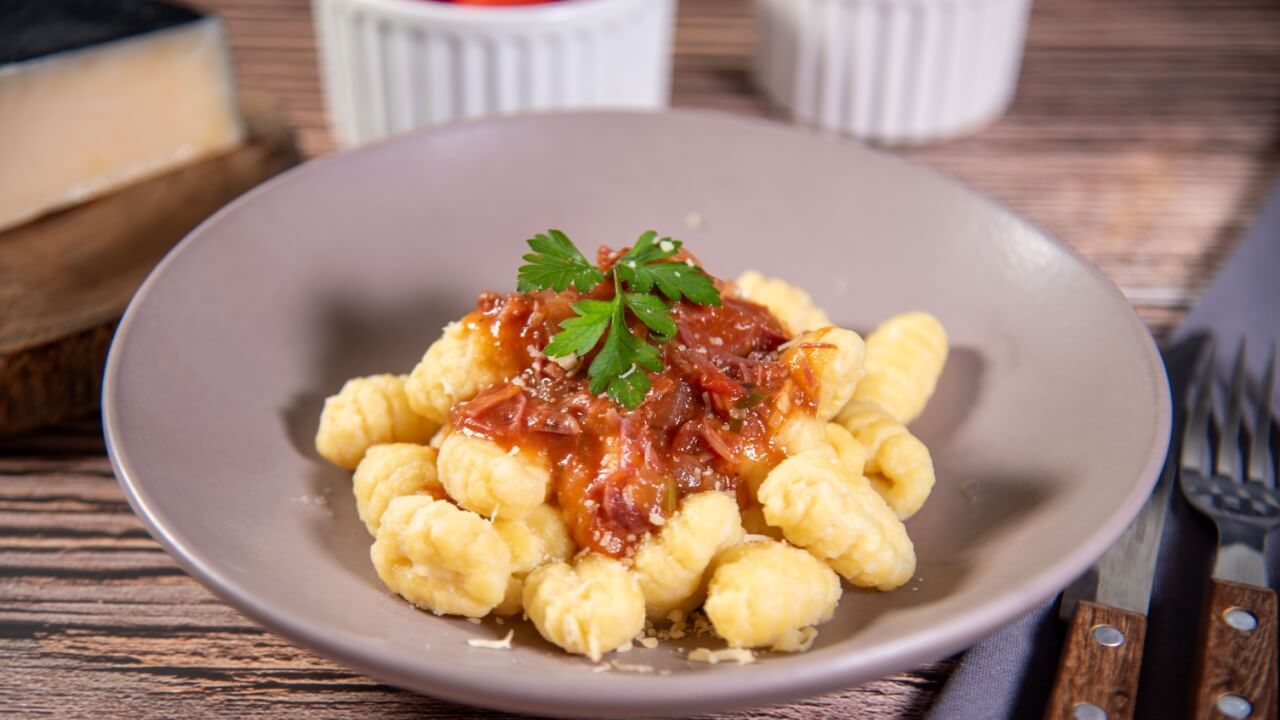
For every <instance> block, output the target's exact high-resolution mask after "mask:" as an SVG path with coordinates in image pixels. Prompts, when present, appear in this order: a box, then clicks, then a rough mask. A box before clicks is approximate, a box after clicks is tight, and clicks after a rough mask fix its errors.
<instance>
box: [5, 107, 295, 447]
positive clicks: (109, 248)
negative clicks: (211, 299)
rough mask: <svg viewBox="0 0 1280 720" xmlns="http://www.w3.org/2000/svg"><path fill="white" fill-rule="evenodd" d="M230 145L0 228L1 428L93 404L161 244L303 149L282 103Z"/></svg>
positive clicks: (37, 422)
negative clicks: (120, 323) (122, 321)
mask: <svg viewBox="0 0 1280 720" xmlns="http://www.w3.org/2000/svg"><path fill="white" fill-rule="evenodd" d="M246 114H247V115H248V117H249V118H250V122H249V123H248V124H249V128H250V132H249V135H248V140H247V141H246V142H245V143H244V144H243V145H241V146H240V147H237V148H235V149H233V150H230V151H228V152H225V153H221V154H219V155H216V156H213V157H209V158H206V159H203V160H201V161H199V162H196V163H194V164H191V165H187V166H186V167H181V168H178V169H176V170H172V171H170V172H166V173H164V174H162V175H159V176H156V177H153V178H150V179H147V180H143V181H141V182H138V183H134V184H132V185H129V186H127V187H124V188H122V189H120V190H117V191H115V192H112V193H110V194H108V195H104V196H102V197H99V198H96V199H94V200H92V201H90V202H87V203H84V204H82V205H78V206H76V207H72V208H68V209H66V210H63V211H61V212H56V213H53V214H51V215H46V216H44V217H42V218H39V219H37V220H34V221H32V222H28V223H25V224H23V225H19V226H17V227H15V228H11V229H8V230H5V231H4V232H0V436H3V435H8V434H11V433H15V432H19V431H22V430H29V429H31V428H36V427H40V426H43V425H47V424H49V423H52V422H57V421H59V420H64V419H67V418H70V417H77V416H79V415H82V414H84V413H86V412H91V411H92V410H94V409H95V408H97V406H98V396H99V394H100V392H101V378H102V368H103V363H104V362H105V361H106V357H107V348H108V346H109V345H110V343H111V337H112V335H113V333H114V331H115V326H116V321H117V320H118V319H119V317H120V315H121V313H123V312H124V308H125V306H126V305H128V303H129V300H130V298H132V297H133V293H134V291H135V290H137V289H138V286H139V285H141V284H142V281H143V280H144V279H145V278H146V277H147V274H148V273H150V272H151V268H152V267H154V266H155V264H156V262H158V261H159V260H160V258H162V257H164V255H165V253H167V252H168V251H169V249H170V248H172V247H173V246H174V244H176V243H177V242H178V241H179V240H181V239H182V237H183V236H185V235H186V234H187V233H188V232H190V231H191V229H192V228H194V227H195V226H196V225H198V224H200V222H201V221H203V220H204V219H205V218H207V217H209V216H210V215H212V214H213V212H214V211H216V210H217V209H218V208H220V207H222V206H223V205H225V204H227V203H228V202H230V201H231V200H233V199H234V198H236V197H237V196H239V195H240V194H242V193H244V192H245V191H246V190H248V189H250V188H252V187H254V186H255V185H257V184H259V183H261V182H262V181H264V180H266V179H267V178H270V177H271V176H273V175H275V174H277V173H279V172H281V171H282V170H285V169H287V168H289V167H291V166H293V165H296V164H297V163H298V161H299V160H300V159H301V158H300V157H299V155H298V148H297V147H296V145H295V143H294V139H293V132H292V131H291V129H290V128H289V127H287V126H286V125H284V124H283V121H282V120H281V119H280V118H279V117H278V113H276V114H273V113H271V112H267V111H256V112H255V111H251V112H247V113H246Z"/></svg>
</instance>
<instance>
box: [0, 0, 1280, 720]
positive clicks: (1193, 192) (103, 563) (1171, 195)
mask: <svg viewBox="0 0 1280 720" xmlns="http://www.w3.org/2000/svg"><path fill="white" fill-rule="evenodd" d="M198 4H201V5H204V6H206V7H209V8H211V9H214V10H216V11H218V12H219V13H220V14H221V15H222V17H223V18H224V19H225V21H226V23H227V27H228V29H229V31H230V37H231V42H232V44H233V46H234V50H235V53H236V64H237V69H238V71H239V74H240V79H241V84H242V89H243V90H244V91H245V92H247V93H255V94H257V95H259V96H262V97H265V98H268V99H270V100H271V101H273V102H276V103H278V104H279V106H280V108H281V110H282V111H283V112H285V113H286V115H287V117H288V118H289V119H290V121H291V122H292V123H293V124H294V126H295V127H296V128H297V129H298V132H299V137H300V141H301V144H302V146H303V149H304V151H305V152H306V153H308V154H311V155H318V154H323V153H326V152H329V151H330V150H331V149H332V142H331V140H330V138H329V136H328V134H327V132H326V130H325V121H324V114H323V103H322V99H321V96H320V85H319V78H318V73H317V70H316V64H315V46H314V39H313V35H312V32H311V24H310V19H309V16H308V12H309V11H308V3H307V0H205V1H203V2H199V3H198ZM751 43H752V27H751V21H750V18H749V11H748V4H747V0H680V14H679V24H678V29H677V37H676V58H675V77H674V97H673V102H674V104H676V105H678V106H685V107H702V108H714V109H719V110H723V111H726V112H733V113H741V114H747V115H755V116H770V117H777V116H778V114H777V113H776V111H774V110H773V109H771V108H770V107H769V106H768V104H767V103H766V102H764V101H763V100H762V99H761V98H760V97H759V96H758V94H757V93H756V91H755V89H754V88H753V86H752V82H751V78H750V66H751V63H750V51H751ZM901 154H902V155H905V156H907V157H909V158H912V159H914V160H916V161H920V162H924V163H927V164H930V165H933V166H935V167H937V168H939V169H941V170H942V171H944V172H947V173H950V174H953V175H956V176H959V177H960V178H962V179H964V180H966V181H968V182H969V183H971V184H972V185H974V186H975V187H977V188H978V189H980V190H982V191H983V192H985V193H987V194H989V195H991V196H993V197H995V198H997V199H998V200H1000V201H1002V202H1003V203H1005V204H1007V205H1008V206H1009V207H1011V208H1013V209H1014V210H1016V211H1018V212H1019V213H1021V214H1022V215H1024V216H1025V217H1027V218H1028V219H1030V220H1031V221H1032V222H1035V223H1037V224H1039V225H1041V226H1042V227H1044V228H1046V229H1047V230H1048V231H1050V232H1052V233H1054V234H1056V235H1057V236H1059V237H1061V238H1062V239H1064V240H1065V241H1066V242H1068V243H1070V244H1071V245H1072V246H1073V247H1075V248H1076V249H1077V250H1078V251H1079V252H1080V253H1082V254H1083V255H1084V256H1085V257H1086V258H1088V259H1089V260H1091V261H1092V262H1094V263H1095V264H1097V265H1098V266H1099V267H1100V268H1101V269H1102V271H1103V272H1104V273H1105V274H1106V275H1107V276H1108V277H1109V278H1111V280H1113V281H1114V282H1115V283H1116V284H1117V285H1119V286H1120V287H1121V289H1122V290H1123V291H1124V292H1125V293H1126V294H1127V295H1128V297H1129V298H1130V299H1131V300H1132V301H1133V303H1134V305H1135V307H1136V308H1137V309H1138V312H1139V313H1140V314H1141V315H1142V317H1143V318H1144V319H1145V320H1146V321H1147V322H1148V323H1149V324H1150V326H1151V327H1152V328H1153V330H1154V331H1155V332H1156V333H1157V334H1159V333H1162V332H1164V331H1165V330H1166V329H1168V328H1169V327H1170V326H1171V325H1172V324H1174V323H1176V322H1177V320H1178V319H1179V318H1180V317H1181V316H1182V314H1183V313H1184V312H1185V311H1186V309H1187V308H1188V307H1189V305H1190V304H1191V303H1192V302H1193V301H1194V299H1195V298H1196V297H1197V296H1198V294H1199V293H1200V291H1201V289H1202V288H1203V287H1204V286H1205V284H1206V283H1207V281H1208V280H1209V278H1210V276H1211V274H1212V273H1213V271H1214V270H1216V268H1217V267H1218V266H1219V265H1220V264H1221V263H1222V261H1223V258H1224V257H1225V255H1226V253H1227V252H1228V251H1229V249H1230V247H1231V244H1232V242H1233V241H1234V240H1235V238H1237V237H1238V236H1239V234H1240V233H1241V231H1242V230H1243V229H1244V227H1246V226H1247V224H1248V223H1249V221H1250V220H1251V218H1252V216H1253V214H1254V213H1255V212H1256V210H1257V205H1258V202H1259V200H1260V199H1261V197H1262V196H1263V195H1264V194H1265V192H1266V191H1267V189H1268V188H1269V186H1270V184H1271V182H1272V178H1273V176H1274V175H1275V174H1276V169H1277V166H1278V165H1280V4H1277V3H1276V2H1274V0H1124V2H1115V0H1037V1H1036V4H1035V7H1034V10H1033V14H1032V17H1031V24H1030V29H1029V37H1028V48H1027V56H1026V60H1025V63H1024V71H1023V74H1022V78H1021V82H1020V85H1019V91H1018V96H1017V99H1016V101H1015V103H1014V105H1013V107H1012V109H1011V110H1010V112H1009V114H1008V115H1007V116H1006V117H1004V118H1003V119H1001V120H1000V121H999V122H997V123H995V124H994V125H992V126H991V127H989V128H987V129H985V130H984V131H982V132H980V133H978V134H976V135H973V136H971V137H968V138H965V139H961V140H958V141H954V142H951V143H947V144H944V145H939V146H933V147H925V148H918V149H912V150H909V151H903V152H901ZM1046 322H1052V318H1046ZM100 434H101V429H100V427H99V425H98V423H97V421H96V419H86V420H83V421H78V422H73V423H70V424H66V425H62V426H59V427H55V428H52V429H49V430H46V431H42V432H40V433H37V434H32V435H27V436H22V437H17V438H11V439H9V440H6V441H0V659H3V666H4V669H5V671H4V672H2V673H0V715H13V716H17V717H40V716H46V715H50V716H57V717H93V718H108V717H131V718H152V717H183V718H186V717H236V718H265V717H298V716H303V715H305V716H307V717H313V718H345V717H362V718H364V717H369V718H410V717H413V718H425V717H456V716H476V717H495V716H497V715H496V714H494V713H486V712H483V711H476V710H471V709H465V708H460V707H458V706H453V705H448V704H445V703H441V702H438V701H435V700H432V699H430V698H425V697H420V696H416V695H412V694H410V693H405V692H401V691H398V690H395V689H392V688H389V687H386V686H384V685H380V684H379V683H377V682H375V681H373V680H370V679H369V678H366V677H363V676H360V675H358V674H355V673H352V672H350V671H348V670H346V669H344V668H343V667H341V666H339V665H336V664H334V663H332V662H329V661H327V660H324V659H322V658H320V657H318V656H316V655H314V654H312V653H310V652H307V651H304V650H301V649H299V648H297V647H295V646H294V645H292V644H291V643H289V642H287V641H284V640H281V639H280V638H277V637H276V636H274V635H272V634H270V633H268V632H266V631H265V630H263V629H262V628H260V627H259V626H257V625H256V624H254V623H252V622H251V621H249V620H247V619H245V618H244V617H242V616H241V615H240V614H239V613H237V612H235V611H234V610H231V609H230V608H228V607H227V606H226V605H224V604H222V603H221V602H219V601H218V600H217V599H216V598H214V597H213V596H212V595H210V594H209V593H208V592H207V591H205V590H203V589H202V588H201V587H200V586H199V585H197V584H196V583H195V582H194V581H193V580H191V579H190V578H188V577H187V576H186V575H185V574H183V573H182V571H181V570H180V569H179V568H178V567H177V566H176V565H175V564H174V562H173V561H172V560H171V559H169V557H168V556H167V555H166V554H165V553H164V552H163V551H162V550H161V549H160V548H159V546H158V545H157V544H156V543H155V542H153V541H152V540H151V539H149V538H148V536H147V534H146V532H145V531H144V530H143V529H142V526H141V524H140V523H139V522H138V520H136V519H135V518H134V516H133V515H132V513H131V512H130V510H129V508H128V506H127V504H126V503H125V501H124V500H123V497H122V495H121V493H120V490H119V489H118V487H117V485H116V482H115V480H114V479H112V477H111V471H110V468H109V466H108V463H107V460H106V458H105V457H104V450H103V446H102V440H101V438H100ZM951 667H952V663H951V662H950V661H943V662H940V663H936V664H933V665H929V666H926V667H922V668H917V669H915V670H913V671H911V672H908V673H901V674H898V675H892V676H889V677H885V678H883V679H881V680H877V681H874V682H870V683H865V684H863V685H860V686H857V687H853V688H849V689H847V690H845V691H843V692H840V693H835V694H831V695H827V696H823V697H819V698H814V699H811V700H808V701H805V702H801V703H795V704H792V705H787V706H782V707H774V708H764V709H760V710H758V711H756V712H754V713H745V712H744V713H737V714H731V715H726V716H724V717H748V716H754V717H771V718H814V717H833V718H834V717H842V718H843V717H859V718H919V717H921V715H922V714H923V712H924V711H925V710H926V709H927V707H928V705H929V703H930V702H931V699H932V697H933V696H934V694H935V693H936V692H937V691H938V689H939V688H940V686H941V684H942V683H943V681H944V680H945V678H946V676H947V673H948V672H949V670H950V668H951Z"/></svg>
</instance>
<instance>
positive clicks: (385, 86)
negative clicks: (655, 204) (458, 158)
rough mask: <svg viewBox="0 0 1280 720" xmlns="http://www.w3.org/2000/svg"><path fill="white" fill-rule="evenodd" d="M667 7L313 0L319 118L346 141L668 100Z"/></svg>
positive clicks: (634, 0)
mask: <svg viewBox="0 0 1280 720" xmlns="http://www.w3.org/2000/svg"><path fill="white" fill-rule="evenodd" d="M674 8H675V0H565V1H564V2H558V3H550V4H546V5H527V6H514V7H476V6H463V5H450V4H446V3H435V2H427V1H426V0H313V1H312V11H313V13H314V15H315V22H316V34H317V36H318V39H319V46H320V66H321V74H322V77H323V81H324V90H325V105H326V108H327V110H328V113H329V122H330V124H331V125H332V129H333V132H334V136H335V138H336V139H337V141H338V144H339V145H341V146H344V147H350V146H352V145H357V144H360V143H363V142H368V141H370V140H375V139H378V138H382V137H386V136H388V135H394V134H397V133H401V132H404V131H406V130H410V129H412V128H415V127H419V126H423V125H434V124H439V123H445V122H450V121H452V120H458V119H463V118H475V117H481V116H484V115H492V114H502V113H513V112H521V111H529V110H555V109H572V108H587V107H611V108H662V107H666V105H667V102H668V99H669V96H670V87H671V61H670V57H671V32H672V23H673V21H674Z"/></svg>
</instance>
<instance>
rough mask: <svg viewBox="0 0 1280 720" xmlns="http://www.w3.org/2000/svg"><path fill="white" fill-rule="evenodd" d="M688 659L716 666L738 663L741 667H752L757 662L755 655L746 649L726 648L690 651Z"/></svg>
mask: <svg viewBox="0 0 1280 720" xmlns="http://www.w3.org/2000/svg"><path fill="white" fill-rule="evenodd" d="M688 659H689V660H690V661H691V662H701V663H707V664H708V665H715V664H716V663H722V662H736V663H738V664H739V665H750V664H751V663H753V662H755V661H756V656H755V653H753V652H751V651H750V650H747V649H744V648H724V649H723V650H712V649H710V648H694V649H693V650H690V651H689V656H688Z"/></svg>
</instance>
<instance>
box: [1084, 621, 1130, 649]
mask: <svg viewBox="0 0 1280 720" xmlns="http://www.w3.org/2000/svg"><path fill="white" fill-rule="evenodd" d="M1090 634H1091V635H1093V639H1094V640H1097V641H1098V644H1099V645H1105V646H1106V647H1120V646H1121V645H1123V644H1124V633H1122V632H1120V631H1119V630H1118V629H1116V627H1115V626H1114V625H1098V626H1097V627H1095V628H1094V629H1093V632H1092V633H1090Z"/></svg>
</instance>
